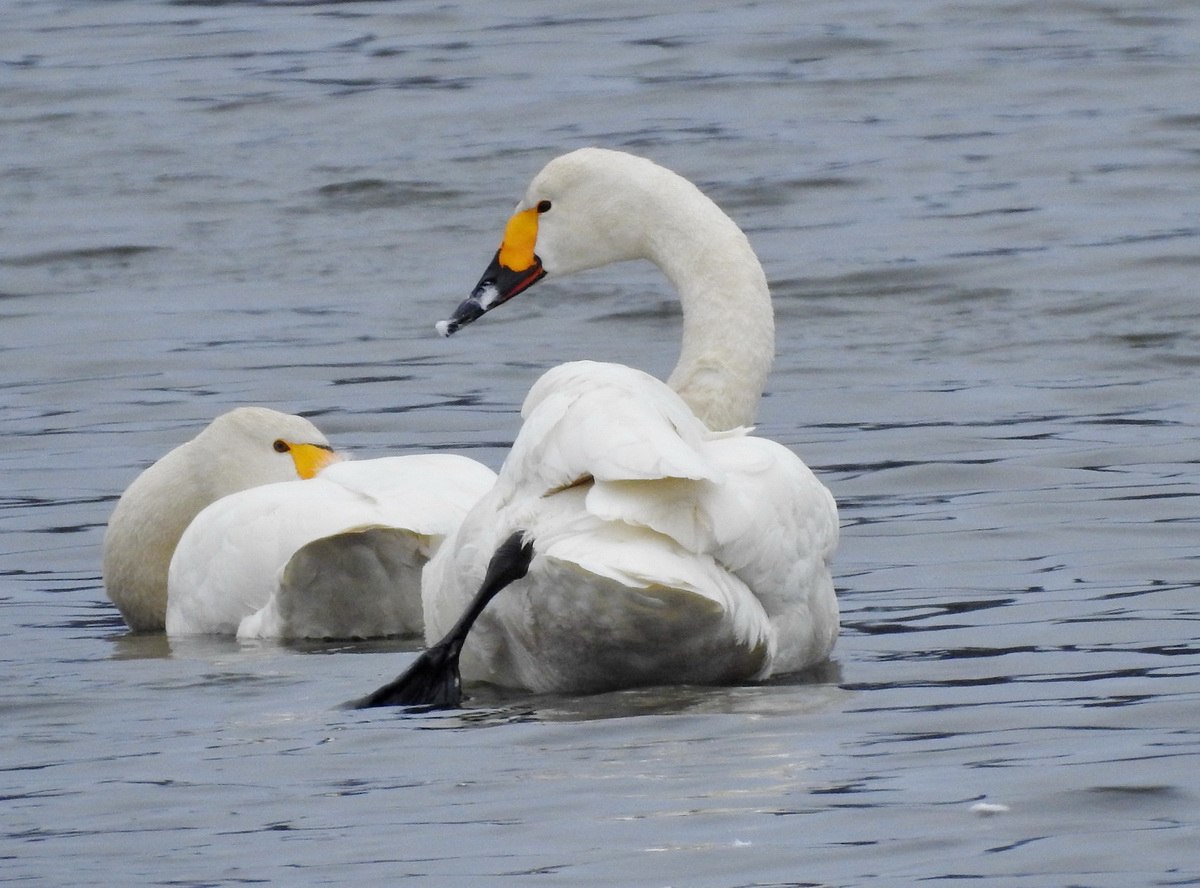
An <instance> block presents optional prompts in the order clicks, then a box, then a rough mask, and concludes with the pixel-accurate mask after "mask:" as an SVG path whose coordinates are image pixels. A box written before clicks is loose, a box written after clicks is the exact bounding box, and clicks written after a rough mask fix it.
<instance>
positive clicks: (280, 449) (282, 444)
mask: <svg viewBox="0 0 1200 888" xmlns="http://www.w3.org/2000/svg"><path fill="white" fill-rule="evenodd" d="M271 446H272V447H274V448H275V452H276V453H287V452H288V451H289V450H291V449H292V448H291V447H289V446H288V442H287V441H285V440H283V438H278V439H276V441H275V443H274V444H272V445H271Z"/></svg>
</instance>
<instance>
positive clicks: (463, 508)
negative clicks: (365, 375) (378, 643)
mask: <svg viewBox="0 0 1200 888" xmlns="http://www.w3.org/2000/svg"><path fill="white" fill-rule="evenodd" d="M495 477H496V476H495V473H494V472H492V471H491V470H490V469H488V468H487V467H486V466H483V465H482V464H480V463H478V462H476V461H474V460H471V459H467V458H466V457H462V456H454V455H450V454H418V455H411V456H396V457H385V458H380V459H370V460H361V461H347V462H338V463H336V464H334V465H331V466H329V467H328V468H326V469H324V470H322V472H321V473H320V474H319V475H318V476H317V477H315V478H313V479H311V480H306V481H286V482H281V483H277V484H268V485H264V486H261V487H255V488H251V489H249V490H245V491H242V492H240V493H237V494H234V495H231V496H227V497H224V498H223V499H220V500H217V501H216V502H214V503H213V504H211V505H210V506H208V507H207V508H205V509H204V510H203V511H202V512H200V514H198V515H197V516H196V517H195V519H193V521H192V522H191V524H190V525H189V526H188V528H187V530H186V531H185V532H184V533H183V536H182V538H181V539H180V540H179V545H178V547H177V548H176V550H175V555H174V557H173V558H172V560H171V564H170V571H169V576H168V597H167V613H166V631H167V634H168V635H200V634H207V635H211V634H217V635H237V636H238V637H239V638H365V637H376V636H385V635H412V634H420V632H421V630H422V628H423V625H424V621H423V618H422V608H421V597H420V593H419V589H420V583H421V570H422V568H423V567H424V566H425V563H426V561H428V559H429V556H430V555H431V554H432V553H433V551H434V549H435V548H436V547H437V545H438V544H439V543H440V542H441V541H442V539H444V538H445V536H446V535H447V534H448V533H449V532H450V531H451V530H452V529H453V528H454V527H455V526H456V525H457V524H458V523H459V522H460V521H461V520H462V518H463V516H464V515H465V514H466V512H467V510H468V508H469V507H470V506H472V505H473V504H474V503H475V501H476V500H478V499H479V497H480V496H482V494H483V493H484V492H485V491H486V490H488V489H489V488H490V487H491V486H492V484H493V483H494V481H495Z"/></svg>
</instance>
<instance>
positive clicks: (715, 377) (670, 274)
mask: <svg viewBox="0 0 1200 888" xmlns="http://www.w3.org/2000/svg"><path fill="white" fill-rule="evenodd" d="M684 181H686V180H684ZM689 185H690V183H689ZM682 197H683V205H682V206H680V205H679V204H675V205H674V206H672V208H671V212H670V218H669V219H661V220H659V221H658V224H655V225H652V226H650V230H651V231H652V232H653V234H652V235H651V238H650V246H649V250H648V253H647V258H648V259H650V260H651V261H652V262H654V263H655V264H657V265H658V266H659V268H661V269H662V271H663V273H664V274H666V276H667V278H668V279H669V280H670V281H671V283H672V284H673V285H674V287H675V289H676V291H677V292H678V294H679V301H680V304H681V305H682V307H683V337H682V340H683V341H682V344H681V347H680V352H679V362H678V363H677V364H676V365H675V369H674V370H673V371H671V375H670V377H669V378H668V379H667V383H668V384H669V385H670V386H671V388H673V389H675V391H677V392H678V393H679V394H680V396H681V397H682V398H683V399H684V401H686V402H687V404H688V406H689V407H691V408H692V411H693V412H694V413H695V414H696V415H697V416H698V417H699V418H700V419H702V420H703V421H704V423H705V424H706V425H708V427H709V428H711V429H714V430H723V429H729V428H733V427H735V426H742V425H751V424H753V422H754V416H755V414H756V413H757V411H758V402H759V399H760V397H761V396H762V392H763V388H764V387H765V386H766V381H767V376H768V374H769V373H770V371H771V364H772V362H773V361H774V358H775V321H774V315H773V312H772V309H771V295H770V291H769V290H768V287H767V279H766V275H765V274H764V273H763V269H762V265H761V264H760V263H759V261H758V257H757V256H755V254H754V250H753V249H752V248H751V246H750V242H749V241H748V240H747V239H746V236H745V235H744V234H743V233H742V231H741V229H740V228H738V226H737V225H736V224H735V223H734V221H733V220H732V219H730V218H729V217H728V216H726V215H725V213H724V212H722V210H721V209H720V208H719V207H718V206H717V205H716V204H715V203H713V202H712V201H711V200H710V199H709V198H708V197H706V196H705V195H704V194H702V193H701V192H700V191H699V190H698V189H694V188H692V189H689V191H687V192H684V195H683V196H682Z"/></svg>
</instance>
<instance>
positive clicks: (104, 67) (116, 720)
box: [0, 0, 1200, 888]
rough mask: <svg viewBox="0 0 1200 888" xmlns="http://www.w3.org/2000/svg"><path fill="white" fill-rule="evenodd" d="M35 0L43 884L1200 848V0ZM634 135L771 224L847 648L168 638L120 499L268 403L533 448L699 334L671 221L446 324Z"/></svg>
mask: <svg viewBox="0 0 1200 888" xmlns="http://www.w3.org/2000/svg"><path fill="white" fill-rule="evenodd" d="M2 5H3V15H4V20H5V27H4V29H3V31H2V32H0V88H2V89H3V93H4V96H5V101H4V102H3V107H2V108H0V202H2V204H3V206H4V208H5V211H4V213H3V214H2V216H0V368H2V369H0V415H2V416H3V418H4V429H5V438H4V447H3V449H2V451H0V466H2V468H3V478H4V480H5V484H4V491H3V493H2V494H0V529H2V530H3V540H4V545H3V548H2V550H0V606H2V607H0V613H2V615H3V616H2V618H0V638H2V643H0V664H2V665H0V668H2V670H3V673H2V674H3V679H4V680H3V683H2V687H0V711H2V713H3V718H0V749H2V750H3V752H0V796H2V797H3V800H4V801H3V806H2V807H0V835H2V836H3V839H2V841H0V855H2V856H3V858H4V866H3V873H4V875H3V880H4V881H11V882H13V883H16V884H29V885H63V884H77V883H79V882H80V881H81V880H84V879H86V881H88V882H90V883H96V884H114V885H117V884H120V885H130V884H145V885H168V884H169V885H195V886H199V885H235V884H244V883H248V882H249V883H256V882H273V883H278V884H288V885H345V884H351V883H353V884H361V885H377V884H378V885H383V884H388V885H393V884H397V883H402V882H406V881H412V882H416V883H425V884H431V885H439V886H444V885H477V884H489V885H495V884H513V885H527V884H542V885H559V884H561V885H573V886H574V885H604V886H607V885H653V886H664V885H678V886H683V885H687V886H718V888H733V886H781V885H821V886H851V885H866V884H872V885H895V886H911V885H914V884H919V883H924V882H936V883H937V884H941V885H946V884H950V885H954V884H978V883H979V881H980V880H990V881H991V882H994V883H995V884H1003V885H1030V886H1045V885H1068V884H1069V885H1086V886H1121V888H1127V886H1129V885H1184V884H1197V883H1200V852H1197V850H1196V849H1197V848H1198V847H1200V835H1198V832H1200V829H1198V827H1200V814H1198V812H1200V778H1197V776H1196V775H1197V773H1198V771H1200V761H1198V757H1200V683H1198V680H1197V674H1198V673H1200V645H1198V643H1197V640H1196V639H1197V634H1198V632H1197V629H1198V628H1200V621H1198V618H1197V613H1198V607H1197V595H1198V594H1200V559H1198V557H1197V552H1198V545H1197V544H1198V542H1200V483H1198V481H1197V473H1198V464H1200V456H1198V452H1200V451H1198V449H1197V443H1196V442H1197V440H1198V439H1200V407H1198V406H1197V391H1200V386H1198V385H1197V375H1198V369H1200V333H1198V331H1200V305H1198V302H1197V298H1196V287H1195V280H1196V275H1197V272H1200V258H1198V257H1200V209H1198V208H1200V201H1198V200H1197V195H1198V194H1200V99H1197V92H1196V89H1195V84H1196V82H1197V80H1196V79H1197V76H1198V75H1200V68H1198V62H1197V59H1200V11H1198V10H1197V9H1196V8H1195V7H1194V4H1192V3H1190V2H1186V0H1175V2H1171V0H1164V2H1158V3H1135V4H1125V5H1122V6H1120V7H1117V6H1112V5H1108V6H1106V5H1103V4H1090V3H1075V2H1066V0H1063V2H1049V3H1039V4H1022V3H1010V4H991V3H966V2H957V3H956V2H949V3H947V2H906V3H903V4H900V3H894V4H887V3H867V2H851V3H830V2H818V3H807V4H802V5H797V4H794V3H790V2H765V3H755V4H732V5H731V4H715V3H714V4H691V5H690V7H689V9H688V10H687V11H686V12H684V11H680V10H679V9H678V8H677V6H676V5H672V4H655V3H649V4H647V3H645V2H640V3H637V4H633V3H588V2H584V3H574V4H570V5H569V6H566V7H564V6H561V5H559V6H553V5H551V6H548V5H546V4H541V3H532V2H516V3H508V4H503V5H502V6H503V9H501V8H500V7H496V8H493V7H491V6H482V5H479V4H454V3H449V4H446V3H441V4H434V3H424V2H405V3H319V2H318V3H304V4H287V3H238V2H228V3H222V2H216V3H214V2H189V0H180V2H174V3H168V2H157V0H115V2H105V3H86V2H82V3H81V2H65V0H59V2H53V0H52V2H33V0H26V2H21V0H6V2H4V3H3V4H2ZM585 144H602V145H606V146H610V147H617V148H623V149H626V150H631V151H636V152H638V153H642V154H646V155H648V156H650V157H652V158H654V159H655V160H657V161H659V162H661V163H664V164H666V165H668V166H670V167H673V168H675V169H677V170H679V171H680V172H681V173H683V174H685V175H687V176H688V177H689V178H691V179H693V180H694V181H696V182H698V183H699V184H700V185H701V186H702V187H704V188H705V189H706V190H707V191H708V192H709V193H710V194H712V195H713V197H714V198H716V199H717V200H718V201H719V202H720V203H721V204H722V205H723V206H724V207H726V208H727V209H728V210H729V212H730V213H731V214H732V215H733V216H734V217H735V218H736V219H737V220H738V222H739V223H740V224H741V225H742V226H743V227H744V228H745V230H746V231H747V232H748V234H749V235H750V237H751V240H752V242H753V244H754V246H755V247H756V249H757V250H758V252H759V254H760V256H761V258H762V260H763V264H764V266H765V267H766V270H767V274H768V277H769V278H770V280H771V282H772V286H773V289H774V292H775V296H776V308H777V315H778V334H779V356H778V362H777V366H776V371H775V373H774V375H773V377H772V380H771V386H770V390H769V392H768V395H767V397H766V399H765V400H764V402H763V407H762V411H761V416H760V424H759V429H760V432H761V433H762V434H764V435H767V436H770V437H773V438H775V439H777V440H780V441H783V442H784V443H786V444H788V445H789V446H792V447H794V448H795V449H796V450H797V451H798V452H799V453H801V455H802V456H803V457H804V458H805V459H806V460H807V461H808V462H809V463H810V464H811V465H812V466H814V468H815V469H817V471H818V472H819V473H820V474H821V476H822V478H823V479H824V480H825V481H826V483H827V484H828V485H829V486H830V488H831V489H832V490H833V492H834V494H835V495H836V497H837V499H838V501H839V504H840V507H841V512H842V520H843V525H844V531H843V543H842V546H841V549H840V551H839V555H838V560H837V584H838V588H839V594H840V599H841V603H842V609H843V615H844V616H843V633H842V637H841V639H840V641H839V644H838V647H837V649H836V653H835V658H834V661H833V662H832V663H831V664H830V666H829V667H828V668H827V669H824V670H822V671H821V672H820V673H819V674H816V675H813V676H808V677H806V678H805V679H804V680H789V681H782V682H777V683H772V684H768V685H765V686H761V687H750V688H724V689H703V688H702V689H696V688H674V689H647V690H641V691H636V692H627V693H621V694H609V695H601V696H597V697H587V698H579V699H571V698H542V697H515V698H514V697H496V696H494V695H488V694H485V693H479V694H477V695H476V696H475V697H474V698H473V699H472V700H471V701H469V703H468V705H467V707H466V708H465V709H464V710H462V711H460V712H455V713H447V714H436V715H405V714H401V713H395V712H371V713H359V712H351V711H346V710H342V709H339V708H338V704H339V703H340V702H342V701H344V700H346V699H349V698H351V697H354V696H357V695H359V694H361V693H364V692H365V691H367V690H369V689H371V688H373V687H375V686H376V685H377V684H378V683H380V682H381V681H382V680H384V679H386V678H390V677H391V676H392V675H393V674H395V673H396V672H398V671H399V670H400V669H401V668H402V667H403V665H404V664H405V663H406V662H407V661H408V659H409V658H410V657H411V656H412V653H411V651H412V650H413V649H414V648H413V645H412V644H410V643H405V642H385V643H372V644H339V645H293V646H287V645H273V644H255V645H246V644H237V643H234V642H230V641H224V640H189V641H187V642H169V643H168V642H167V641H166V640H165V639H162V638H133V637H129V636H127V635H126V634H125V633H124V630H123V626H122V623H121V621H120V619H119V617H118V615H117V614H116V611H115V609H113V607H112V606H111V605H110V604H109V603H108V602H107V600H106V599H105V596H104V593H103V589H102V586H101V582H100V577H99V560H100V557H99V548H100V541H101V538H102V534H103V527H104V524H105V522H106V520H107V518H108V514H109V512H110V511H111V509H112V506H113V503H114V502H115V499H116V497H117V496H118V495H119V494H120V492H121V490H122V489H124V487H125V485H126V484H128V482H129V481H130V480H131V479H132V478H133V477H134V475H136V473H137V472H138V471H139V470H140V469H141V468H143V467H144V466H145V465H147V464H149V463H150V462H151V461H153V460H154V459H155V458H157V457H158V456H159V455H161V454H162V453H163V452H165V451H166V450H167V449H169V448H170V447H172V446H174V445H175V444H177V443H179V442H180V441H182V440H184V439H186V438H187V437H190V436H191V435H192V434H194V432H195V431H196V430H198V429H199V428H200V427H201V426H202V425H203V424H204V423H206V422H207V421H208V420H209V419H210V418H211V417H212V416H214V415H216V414H217V413H219V412H222V411H223V410H225V409H228V408H229V407H232V406H234V405H237V404H242V403H247V402H254V403H265V404H269V405H272V406H275V407H278V408H281V409H284V410H289V411H294V412H300V413H303V414H305V415H308V416H310V417H312V418H314V420H315V421H316V422H317V423H318V424H319V425H320V426H321V427H322V428H323V429H324V430H325V431H326V432H327V434H329V435H330V437H331V438H332V439H333V440H334V441H335V442H336V443H337V444H338V445H339V446H342V447H346V448H349V449H352V450H354V451H356V452H358V453H359V454H361V455H363V456H375V455H382V454H386V453H400V452H410V451H418V450H424V449H430V448H439V449H445V450H450V451H455V452H462V453H466V454H469V455H471V456H474V457H476V458H479V459H481V460H483V461H485V462H487V463H489V464H490V465H492V466H494V467H495V466H498V465H499V462H500V460H501V459H502V458H503V454H504V452H505V449H506V447H507V445H508V443H509V442H510V441H511V440H512V437H513V435H514V434H515V431H516V428H517V424H518V423H517V416H516V412H515V411H516V409H517V406H518V405H519V403H520V401H521V399H522V397H523V396H524V393H525V391H526V390H527V388H528V387H529V385H530V384H531V383H532V382H533V380H534V379H535V378H536V377H537V375H538V373H539V372H540V371H541V370H543V369H545V368H546V367H549V366H551V365H553V364H554V363H557V362H560V361H563V360H570V359H575V358H583V357H594V358H602V359H610V360H621V361H624V362H627V363H631V364H634V365H636V366H639V367H642V368H644V369H647V370H649V371H651V372H655V373H659V374H665V373H666V372H667V371H668V370H669V368H670V367H671V365H672V363H673V361H674V358H675V350H676V347H677V346H676V343H677V337H678V326H677V320H676V318H675V314H674V307H673V302H672V297H671V294H670V292H669V290H668V289H667V287H666V285H665V283H664V282H663V281H661V280H660V279H659V277H658V276H657V274H656V273H655V272H654V271H653V270H652V269H648V268H643V267H641V266H627V267H620V268H615V269H607V270H604V271H597V272H591V273H588V274H586V275H582V276H580V277H578V278H575V279H571V280H567V281H559V282H552V281H547V282H546V283H543V284H541V285H539V287H538V289H537V290H536V291H533V292H532V293H530V294H529V295H528V296H526V297H522V299H521V300H519V301H518V302H514V303H513V304H512V305H511V306H509V307H506V308H505V309H504V310H503V311H501V312H497V313H496V314H494V315H491V316H489V318H488V322H487V325H486V329H485V328H484V327H483V326H476V327H473V328H471V329H470V330H469V331H466V332H465V333H463V334H461V335H459V336H456V337H454V338H453V339H450V340H445V341H443V340H439V339H437V338H436V337H435V336H434V335H433V333H432V325H433V323H434V321H436V320H438V319H440V318H442V317H444V316H445V315H446V313H447V312H448V311H449V309H450V308H451V307H452V306H453V305H454V304H456V303H457V301H458V300H459V299H460V298H461V297H462V296H463V295H464V294H465V293H466V291H467V289H468V288H469V287H470V286H471V285H472V284H473V283H474V281H475V280H476V278H477V276H478V274H479V272H480V270H481V269H482V267H483V265H484V264H485V262H486V260H487V259H488V258H489V257H490V255H491V252H492V250H493V249H494V248H495V242H496V239H497V238H498V236H499V232H500V228H501V225H502V224H503V221H504V219H505V218H506V216H507V214H508V212H509V210H510V209H511V207H512V205H513V203H514V202H515V201H516V199H517V197H518V195H519V194H520V193H521V192H522V191H523V189H524V186H525V183H526V181H527V180H528V178H529V177H530V176H531V175H532V174H533V173H534V172H536V170H537V169H538V168H540V166H541V165H542V164H543V163H544V162H545V161H546V160H548V159H549V158H550V157H552V156H554V155H555V154H557V153H560V152H562V151H565V150H568V149H570V148H573V147H577V146H580V145H585ZM980 804H983V805H984V806H985V807H982V808H980V807H978V806H979V805H980Z"/></svg>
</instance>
